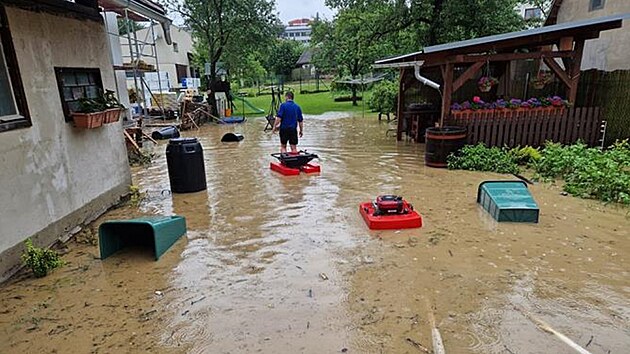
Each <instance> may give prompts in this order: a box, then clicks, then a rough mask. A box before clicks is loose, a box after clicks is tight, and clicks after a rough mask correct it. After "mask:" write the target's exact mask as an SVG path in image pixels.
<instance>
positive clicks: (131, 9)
mask: <svg viewBox="0 0 630 354" xmlns="http://www.w3.org/2000/svg"><path fill="white" fill-rule="evenodd" d="M99 4H100V6H101V7H102V8H103V11H104V12H112V13H116V14H118V15H120V16H122V17H123V18H124V19H125V23H126V26H127V28H126V29H127V31H126V34H124V35H121V34H120V33H118V31H116V32H110V31H109V30H108V31H107V34H109V35H112V36H115V37H118V38H124V39H125V40H126V43H121V44H122V45H126V46H128V47H129V54H128V55H122V58H123V66H122V67H118V66H114V70H116V71H118V70H124V71H125V72H132V73H133V81H134V89H135V91H136V93H137V96H138V98H137V102H138V104H139V105H140V107H141V108H142V112H141V115H140V118H139V121H138V124H139V125H140V126H141V125H142V120H143V119H144V118H147V117H148V116H149V112H148V106H149V104H148V103H147V102H146V93H147V91H148V93H149V94H150V95H151V97H153V98H154V100H155V102H156V103H157V105H158V107H159V108H160V111H161V112H162V115H164V109H163V108H162V107H163V105H162V104H161V102H160V101H159V100H158V99H157V98H156V97H155V96H154V95H153V92H151V88H150V87H149V85H148V84H147V82H146V80H145V77H144V72H157V73H158V89H159V91H160V93H161V92H162V81H161V80H160V64H159V60H158V59H159V58H158V51H157V46H156V41H155V40H156V36H155V25H156V24H158V23H159V24H161V25H162V28H163V29H164V35H165V40H166V42H167V43H168V44H171V42H172V40H171V36H170V32H169V31H170V24H171V21H170V20H169V19H168V18H167V17H166V15H165V12H162V13H161V12H159V10H161V6H160V5H157V4H154V3H152V2H151V1H147V0H135V1H134V0H99ZM162 11H163V9H162ZM104 19H105V27H106V28H109V24H108V23H107V21H108V20H107V16H104ZM130 21H134V22H149V24H150V26H151V27H150V30H148V31H147V33H146V35H145V37H144V38H143V39H139V38H138V33H137V31H136V28H135V26H134V27H133V28H132V26H131V22H130ZM149 37H150V38H149ZM147 47H148V48H149V50H148V53H147V51H146V48H147ZM125 59H128V60H130V64H131V67H128V66H125V65H124V64H125ZM143 59H149V61H153V60H155V70H144V69H143V68H140V67H139V64H140V63H141V62H142V61H143ZM116 86H117V87H118V79H117V78H116Z"/></svg>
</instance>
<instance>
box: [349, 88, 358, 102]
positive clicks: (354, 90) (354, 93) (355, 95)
mask: <svg viewBox="0 0 630 354" xmlns="http://www.w3.org/2000/svg"><path fill="white" fill-rule="evenodd" d="M350 87H352V105H353V106H358V105H359V104H357V85H352V86H350Z"/></svg>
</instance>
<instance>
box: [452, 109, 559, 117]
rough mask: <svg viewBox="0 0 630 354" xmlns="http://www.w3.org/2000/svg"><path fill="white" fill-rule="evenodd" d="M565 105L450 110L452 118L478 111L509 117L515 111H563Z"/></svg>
mask: <svg viewBox="0 0 630 354" xmlns="http://www.w3.org/2000/svg"><path fill="white" fill-rule="evenodd" d="M564 110H565V107H556V106H547V107H535V108H527V107H520V108H497V109H467V110H461V111H453V110H451V115H452V116H453V118H463V117H465V116H468V115H471V114H475V113H479V114H483V113H486V114H489V113H497V114H501V115H504V116H506V117H511V116H512V114H513V113H515V112H532V113H533V112H541V111H545V112H547V111H549V112H558V113H560V114H562V113H564Z"/></svg>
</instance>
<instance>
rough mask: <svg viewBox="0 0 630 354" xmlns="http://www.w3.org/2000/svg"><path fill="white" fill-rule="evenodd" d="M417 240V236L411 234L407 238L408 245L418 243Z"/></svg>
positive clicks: (413, 245) (414, 245)
mask: <svg viewBox="0 0 630 354" xmlns="http://www.w3.org/2000/svg"><path fill="white" fill-rule="evenodd" d="M418 242H419V241H418V238H417V237H415V236H411V237H409V240H407V243H408V244H409V247H416V246H417V245H418Z"/></svg>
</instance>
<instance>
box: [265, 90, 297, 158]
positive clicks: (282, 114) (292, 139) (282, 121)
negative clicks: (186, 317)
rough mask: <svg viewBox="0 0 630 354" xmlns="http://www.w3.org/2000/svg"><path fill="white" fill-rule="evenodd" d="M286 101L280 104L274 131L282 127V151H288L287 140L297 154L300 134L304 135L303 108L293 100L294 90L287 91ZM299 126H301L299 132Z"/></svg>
mask: <svg viewBox="0 0 630 354" xmlns="http://www.w3.org/2000/svg"><path fill="white" fill-rule="evenodd" d="M285 97H286V102H284V103H283V104H281V105H280V108H279V109H278V114H277V117H276V121H275V122H274V124H273V132H274V133H275V132H276V131H278V129H280V152H281V153H285V152H287V142H288V143H289V145H291V152H292V153H295V154H297V152H298V151H297V144H298V134H299V136H300V138H301V137H302V129H303V124H302V120H303V119H304V118H303V117H302V109H301V108H300V106H298V105H297V104H296V103H295V102H293V92H291V91H287V93H286V94H285ZM298 126H299V128H300V130H299V133H298V129H297V128H298Z"/></svg>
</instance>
